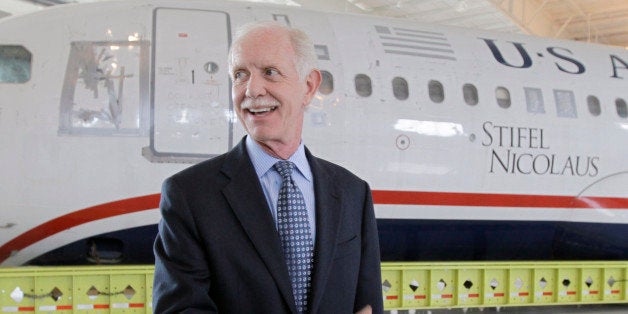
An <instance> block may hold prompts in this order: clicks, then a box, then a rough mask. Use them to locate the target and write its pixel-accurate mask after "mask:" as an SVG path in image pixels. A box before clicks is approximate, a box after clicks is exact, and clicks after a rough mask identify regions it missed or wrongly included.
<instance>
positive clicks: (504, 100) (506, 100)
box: [495, 86, 510, 108]
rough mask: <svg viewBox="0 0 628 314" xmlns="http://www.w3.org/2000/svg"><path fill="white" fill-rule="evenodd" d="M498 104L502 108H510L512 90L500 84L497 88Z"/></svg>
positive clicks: (496, 97)
mask: <svg viewBox="0 0 628 314" xmlns="http://www.w3.org/2000/svg"><path fill="white" fill-rule="evenodd" d="M495 99H496V100H497V105H499V106H500V107H502V108H510V92H509V91H508V89H506V87H502V86H499V87H497V88H496V89H495Z"/></svg>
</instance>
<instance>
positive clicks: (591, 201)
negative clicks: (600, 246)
mask: <svg viewBox="0 0 628 314" xmlns="http://www.w3.org/2000/svg"><path fill="white" fill-rule="evenodd" d="M159 197H160V195H159V194H151V195H146V196H140V197H134V198H129V199H124V200H119V201H115V202H111V203H105V204H101V205H97V206H93V207H88V208H85V209H81V210H78V211H75V212H71V213H69V214H66V215H63V216H61V217H58V218H55V219H53V220H50V221H48V222H45V223H43V224H41V225H39V226H37V227H35V228H33V229H31V230H29V231H26V232H24V233H22V234H21V235H19V236H17V237H16V238H14V239H13V240H11V241H9V242H7V243H5V244H4V245H3V246H2V247H0V263H2V262H4V261H5V260H6V259H7V258H9V256H10V255H11V252H14V251H19V250H21V249H23V248H25V247H28V246H30V245H32V244H33V243H36V242H38V241H41V240H43V239H45V238H47V237H49V236H52V235H54V234H57V233H59V232H62V231H64V230H67V229H70V228H73V227H76V226H78V225H81V224H84V223H88V222H92V221H95V220H99V219H104V218H109V217H114V216H119V215H124V214H130V213H134V212H139V211H143V210H149V209H153V208H157V207H159ZM373 202H374V203H375V204H381V205H384V204H388V205H440V206H472V207H487V206H488V207H533V208H606V209H621V208H628V198H617V197H579V198H576V197H573V196H550V195H521V194H483V193H450V192H411V191H389V190H374V191H373Z"/></svg>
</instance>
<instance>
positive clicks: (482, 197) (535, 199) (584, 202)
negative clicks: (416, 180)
mask: <svg viewBox="0 0 628 314" xmlns="http://www.w3.org/2000/svg"><path fill="white" fill-rule="evenodd" d="M373 202H374V203H375V204H389V205H441V206H474V207H536V208H608V209H619V208H628V199H627V198H619V197H573V196H553V195H522V194H483V193H450V192H411V191H383V190H376V191H373Z"/></svg>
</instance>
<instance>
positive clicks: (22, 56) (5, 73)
mask: <svg viewBox="0 0 628 314" xmlns="http://www.w3.org/2000/svg"><path fill="white" fill-rule="evenodd" d="M32 59H33V56H32V54H31V53H30V51H28V50H26V48H24V47H22V46H15V45H13V46H12V45H0V83H26V82H28V81H29V80H30V79H31V60H32Z"/></svg>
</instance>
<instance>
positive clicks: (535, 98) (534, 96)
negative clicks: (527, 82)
mask: <svg viewBox="0 0 628 314" xmlns="http://www.w3.org/2000/svg"><path fill="white" fill-rule="evenodd" d="M523 90H524V92H525V94H526V106H527V108H528V112H530V113H545V102H544V101H543V92H542V91H541V89H540V88H531V87H524V88H523Z"/></svg>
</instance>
